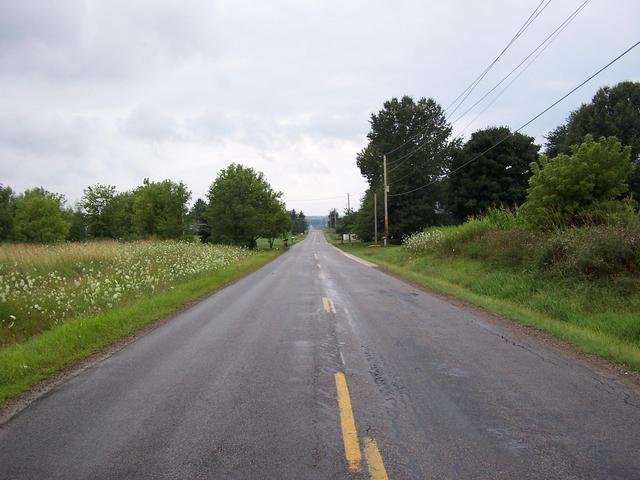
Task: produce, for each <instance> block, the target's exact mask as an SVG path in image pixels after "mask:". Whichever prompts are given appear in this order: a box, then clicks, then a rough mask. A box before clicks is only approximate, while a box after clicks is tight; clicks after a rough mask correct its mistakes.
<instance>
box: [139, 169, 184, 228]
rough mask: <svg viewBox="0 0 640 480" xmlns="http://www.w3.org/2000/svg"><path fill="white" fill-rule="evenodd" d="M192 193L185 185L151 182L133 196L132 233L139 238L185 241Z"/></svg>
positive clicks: (147, 182) (170, 182)
mask: <svg viewBox="0 0 640 480" xmlns="http://www.w3.org/2000/svg"><path fill="white" fill-rule="evenodd" d="M189 198H191V192H189V190H187V187H186V186H185V184H184V183H182V182H178V183H176V182H173V181H171V180H164V181H162V182H150V181H149V180H148V179H145V181H144V183H143V185H142V186H141V187H138V188H137V189H136V191H135V192H134V211H133V219H132V222H133V230H134V232H135V233H136V235H137V236H139V237H149V236H155V237H159V238H182V237H184V235H185V234H186V233H187V230H188V228H187V227H188V226H187V213H188V208H187V202H188V201H189Z"/></svg>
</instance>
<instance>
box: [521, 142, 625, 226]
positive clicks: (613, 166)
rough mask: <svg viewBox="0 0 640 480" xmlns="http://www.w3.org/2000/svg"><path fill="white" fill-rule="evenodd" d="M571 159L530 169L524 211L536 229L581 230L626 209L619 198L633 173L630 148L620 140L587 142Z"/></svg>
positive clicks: (558, 159) (560, 157)
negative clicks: (580, 226) (568, 227)
mask: <svg viewBox="0 0 640 480" xmlns="http://www.w3.org/2000/svg"><path fill="white" fill-rule="evenodd" d="M571 152H572V153H571V155H565V154H560V155H558V156H557V157H555V158H549V157H546V156H542V157H540V159H539V160H538V161H537V162H533V163H532V164H531V170H532V172H533V175H532V176H531V178H530V179H529V189H528V192H527V201H526V202H525V203H524V204H523V205H522V207H521V211H522V213H523V214H524V216H525V218H527V220H528V222H529V223H530V224H531V225H532V226H534V227H543V228H544V227H550V226H559V225H568V224H574V225H575V224H580V223H583V222H584V221H589V222H593V221H598V220H602V219H606V216H607V215H610V214H611V213H617V212H620V211H621V210H624V209H626V207H625V203H624V202H622V201H620V200H619V198H620V196H621V195H622V194H624V193H625V192H627V190H628V180H629V177H630V175H631V174H632V172H633V170H634V164H633V163H632V162H631V160H630V158H631V147H630V146H626V147H623V146H622V145H621V143H620V141H619V140H618V139H617V138H615V137H608V138H605V137H602V138H600V139H599V140H598V141H595V140H594V139H593V137H592V136H591V135H586V136H585V138H584V142H583V143H582V144H580V145H574V146H573V147H572V148H571Z"/></svg>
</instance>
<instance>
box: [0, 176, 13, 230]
mask: <svg viewBox="0 0 640 480" xmlns="http://www.w3.org/2000/svg"><path fill="white" fill-rule="evenodd" d="M14 200H15V198H14V194H13V190H11V187H9V186H6V187H3V186H2V185H0V242H2V241H6V240H9V239H10V238H11V236H12V235H13V215H14V207H15V204H14Z"/></svg>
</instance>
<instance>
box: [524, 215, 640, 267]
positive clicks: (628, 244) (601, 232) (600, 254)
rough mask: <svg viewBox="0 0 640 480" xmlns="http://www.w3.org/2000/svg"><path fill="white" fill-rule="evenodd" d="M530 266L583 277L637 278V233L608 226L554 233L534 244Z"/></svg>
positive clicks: (639, 252)
mask: <svg viewBox="0 0 640 480" xmlns="http://www.w3.org/2000/svg"><path fill="white" fill-rule="evenodd" d="M534 264H535V266H536V267H537V268H539V269H547V270H553V271H556V272H559V273H563V274H572V275H578V276H582V277H586V278H598V277H607V276H615V275H620V274H627V275H638V274H640V230H631V229H625V228H623V227H620V226H609V225H603V226H589V227H582V228H568V229H562V230H556V231H554V232H553V233H551V234H550V235H549V236H548V237H547V238H546V239H545V240H544V241H542V242H541V243H540V244H539V245H538V248H537V252H536V255H535V260H534Z"/></svg>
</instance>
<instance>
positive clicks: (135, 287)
mask: <svg viewBox="0 0 640 480" xmlns="http://www.w3.org/2000/svg"><path fill="white" fill-rule="evenodd" d="M276 255H277V251H271V252H267V251H262V252H255V251H250V250H246V249H242V248H238V247H231V246H222V245H210V244H201V243H185V242H172V241H144V242H130V243H122V242H115V241H105V242H87V243H69V244H58V245H40V246H37V245H3V246H0V342H1V346H0V401H1V400H4V399H7V398H11V397H14V396H15V395H17V394H19V393H21V392H23V391H25V390H26V389H28V388H29V387H30V385H32V384H33V383H34V382H36V381H38V380H41V379H43V378H46V377H47V376H48V375H49V374H51V373H54V372H56V371H58V370H60V369H61V368H64V367H65V366H66V365H68V364H70V363H72V362H74V361H77V360H79V359H81V358H83V357H85V356H87V355H90V354H92V353H93V352H95V351H97V350H99V349H100V348H103V347H104V346H106V345H109V344H110V343H112V342H114V341H117V340H118V339H119V338H121V337H123V336H126V335H129V334H131V333H132V332H134V331H135V330H136V329H138V328H140V327H142V326H144V325H145V324H147V323H149V322H152V321H154V320H156V319H158V318H161V317H162V316H163V315H166V314H168V313H170V312H171V311H173V310H175V309H176V308H179V307H180V306H181V305H183V304H185V303H187V302H189V301H191V300H194V299H196V298H198V297H201V296H202V295H205V294H207V293H209V292H211V291H213V290H215V289H216V288H219V287H220V286H223V285H224V284H225V283H227V282H229V281H231V280H233V279H234V278H237V277H238V276H241V275H242V274H244V273H247V272H249V271H251V270H253V269H255V268H257V267H259V266H261V265H262V264H264V263H265V262H267V261H269V260H270V259H272V258H274V257H275V256H276Z"/></svg>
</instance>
